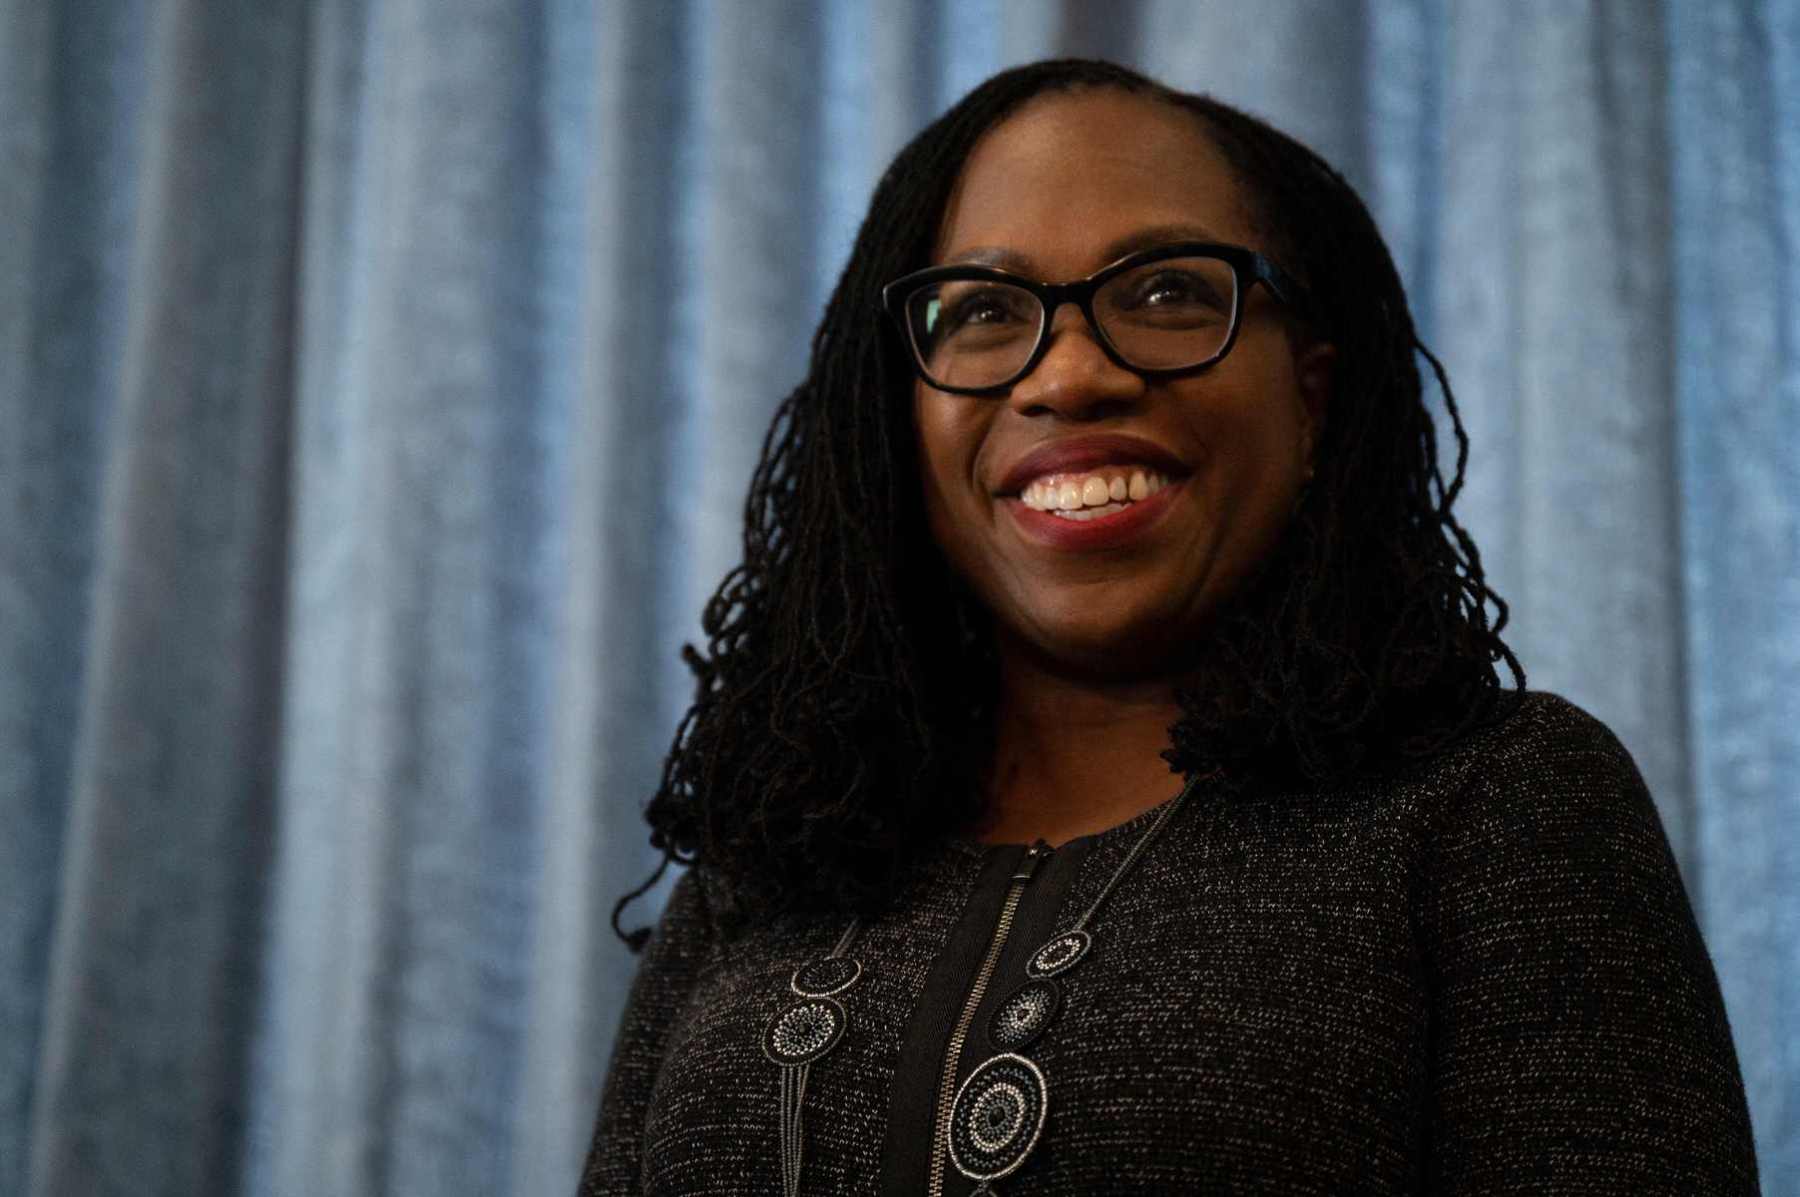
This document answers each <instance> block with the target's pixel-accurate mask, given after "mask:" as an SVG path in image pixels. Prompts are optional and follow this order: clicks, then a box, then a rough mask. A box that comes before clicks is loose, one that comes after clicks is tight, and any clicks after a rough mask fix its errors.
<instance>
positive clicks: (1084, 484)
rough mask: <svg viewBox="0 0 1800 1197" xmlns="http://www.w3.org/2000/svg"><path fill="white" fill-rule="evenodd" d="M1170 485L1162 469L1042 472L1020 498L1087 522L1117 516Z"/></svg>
mask: <svg viewBox="0 0 1800 1197" xmlns="http://www.w3.org/2000/svg"><path fill="white" fill-rule="evenodd" d="M1168 486H1169V478H1168V477H1167V476H1166V475H1165V474H1163V473H1162V472H1161V471H1160V470H1156V469H1152V468H1149V467H1146V466H1112V467H1103V468H1100V469H1095V470H1085V471H1080V472H1064V473H1049V474H1044V475H1041V476H1039V477H1037V478H1035V479H1033V480H1032V481H1030V482H1028V483H1026V484H1025V486H1023V487H1022V488H1021V489H1020V491H1019V494H1018V499H1019V502H1021V503H1023V504H1024V505H1025V506H1026V507H1029V508H1030V509H1031V510H1033V511H1042V512H1045V513H1047V514H1049V515H1052V516H1055V517H1056V518H1058V519H1064V520H1073V521H1075V522H1084V521H1087V520H1094V519H1104V518H1106V517H1107V516H1111V515H1117V514H1118V513H1120V512H1122V511H1125V510H1127V509H1128V508H1130V507H1132V506H1133V505H1134V504H1137V503H1141V502H1143V501H1144V500H1146V499H1148V498H1150V497H1151V496H1152V495H1155V494H1157V493H1159V492H1161V491H1162V490H1164V489H1166V488H1167V487H1168Z"/></svg>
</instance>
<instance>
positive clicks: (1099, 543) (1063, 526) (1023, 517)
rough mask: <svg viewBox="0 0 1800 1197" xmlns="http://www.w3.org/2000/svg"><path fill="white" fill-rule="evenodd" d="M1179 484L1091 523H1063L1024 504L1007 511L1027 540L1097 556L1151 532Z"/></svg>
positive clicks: (1014, 503)
mask: <svg viewBox="0 0 1800 1197" xmlns="http://www.w3.org/2000/svg"><path fill="white" fill-rule="evenodd" d="M1181 485H1182V484H1181V483H1180V482H1171V483H1169V484H1168V485H1167V486H1165V487H1163V488H1162V489H1161V490H1159V491H1157V492H1156V493H1155V494H1153V495H1150V496H1148V497H1146V498H1142V499H1139V500H1137V501H1136V502H1134V503H1132V504H1131V505H1130V506H1129V507H1127V508H1125V510H1123V511H1115V512H1114V513H1113V514H1111V515H1101V516H1095V517H1094V518H1093V519H1090V520H1071V519H1064V518H1063V517H1062V516H1060V515H1051V514H1050V513H1049V512H1048V511H1039V510H1037V509H1036V508H1034V507H1027V506H1026V505H1025V503H1024V501H1023V500H1021V499H1018V498H1016V497H1015V498H1008V499H1006V500H1005V503H1006V508H1007V510H1008V511H1011V512H1012V516H1013V519H1015V520H1017V521H1018V523H1019V527H1020V528H1021V529H1022V530H1023V531H1024V533H1025V535H1026V537H1027V538H1028V539H1031V540H1035V541H1037V542H1038V543H1040V544H1045V545H1048V546H1049V547H1051V548H1053V549H1062V550H1064V551H1065V552H1071V553H1087V552H1097V551H1099V550H1102V549H1116V548H1120V547H1122V546H1124V545H1128V544H1130V543H1131V542H1132V541H1134V540H1137V539H1138V538H1139V537H1141V536H1143V535H1144V534H1145V533H1147V532H1148V531H1149V530H1150V527H1151V525H1152V524H1154V523H1155V522H1156V521H1157V519H1158V518H1159V517H1161V515H1162V514H1163V512H1165V511H1167V510H1168V509H1169V505H1170V504H1171V503H1173V502H1174V501H1175V492H1176V491H1177V490H1179V489H1180V488H1181Z"/></svg>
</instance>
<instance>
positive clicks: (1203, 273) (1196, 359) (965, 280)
mask: <svg viewBox="0 0 1800 1197" xmlns="http://www.w3.org/2000/svg"><path fill="white" fill-rule="evenodd" d="M1259 282H1260V283H1262V284H1263V285H1264V286H1266V287H1268V289H1269V291H1270V292H1271V293H1272V294H1273V295H1274V296H1275V297H1276V298H1277V299H1280V300H1281V301H1282V302H1283V303H1286V304H1287V305H1288V306H1290V307H1294V308H1297V309H1301V310H1304V306H1305V302H1306V301H1305V293H1304V292H1303V291H1302V290H1301V288H1300V285H1299V284H1298V283H1296V282H1295V281H1294V279H1293V278H1292V277H1291V276H1290V275H1289V274H1288V273H1287V272H1286V271H1284V270H1282V269H1281V267H1279V266H1277V265H1275V263H1273V262H1271V261H1270V260H1269V259H1268V258H1266V257H1264V256H1263V255H1262V254H1259V253H1257V252H1256V251H1255V250H1251V249H1245V248H1244V247H1243V246H1240V245H1220V244H1216V243H1214V242H1210V241H1185V242H1181V243H1179V244H1174V245H1160V246H1157V247H1156V248H1154V249H1147V250H1144V251H1142V252H1141V253H1135V254H1131V255H1130V256H1128V257H1124V258H1120V259H1119V260H1118V261H1117V262H1114V263H1113V264H1112V265H1110V266H1107V267H1105V268H1104V269H1102V270H1100V271H1099V272H1097V273H1095V274H1091V275H1089V276H1088V277H1087V278H1084V279H1081V280H1079V281H1078V282H1072V283H1040V282H1038V281H1037V280H1035V279H1029V278H1025V277H1023V276H1022V275H1017V274H1013V273H1012V272H1010V271H1006V270H1001V269H998V268H996V267H992V266H975V265H952V266H933V267H931V268H929V269H926V270H919V271H915V272H914V273H912V274H909V275H906V276H905V277H904V278H899V279H895V280H894V281H893V282H891V283H889V284H888V285H887V286H885V287H883V288H882V289H881V306H882V307H883V309H884V310H886V312H887V313H888V315H889V316H891V317H893V319H894V320H895V322H896V323H898V324H899V326H900V330H901V334H902V335H903V336H904V337H905V339H906V343H907V345H908V347H909V348H911V350H912V356H913V364H914V366H915V367H916V368H917V369H918V371H919V374H920V376H921V377H923V378H924V379H925V381H926V382H928V383H930V384H931V385H932V386H934V387H936V388H937V389H938V390H940V391H950V392H952V393H954V394H958V395H997V394H1003V393H1005V392H1006V391H1007V390H1008V389H1009V388H1010V387H1012V385H1013V384H1014V383H1016V382H1018V381H1019V380H1020V379H1021V378H1024V377H1025V376H1026V375H1027V374H1029V373H1031V371H1032V370H1033V369H1034V368H1035V367H1036V366H1037V364H1038V362H1039V361H1040V360H1042V358H1043V356H1044V354H1045V353H1046V352H1047V351H1048V349H1049V346H1050V323H1051V318H1052V317H1053V316H1054V315H1055V314H1056V310H1057V309H1058V308H1060V307H1061V306H1062V305H1063V304H1065V303H1072V304H1075V305H1076V306H1077V307H1079V308H1080V309H1081V314H1082V315H1083V316H1085V317H1087V322H1088V327H1089V328H1091V329H1093V330H1094V339H1095V340H1096V341H1097V342H1098V343H1099V345H1100V348H1101V349H1102V350H1103V351H1104V352H1105V353H1106V356H1107V357H1109V358H1111V359H1112V360H1113V361H1114V362H1116V363H1117V364H1118V365H1120V366H1123V367H1124V368H1125V369H1127V370H1131V371H1133V372H1135V373H1137V374H1140V375H1144V376H1145V377H1149V378H1170V377H1175V376H1178V375H1182V374H1188V373H1192V372H1194V371H1197V370H1202V369H1204V368H1206V367H1207V366H1210V365H1213V364H1214V363H1216V362H1217V361H1219V360H1220V359H1221V358H1223V357H1224V356H1225V355H1226V354H1227V353H1230V352H1231V346H1232V345H1233V343H1235V342H1236V340H1237V334H1238V325H1239V323H1240V322H1241V320H1242V318H1243V313H1244V296H1245V295H1246V294H1247V293H1248V292H1249V290H1250V288H1251V287H1253V286H1255V285H1256V284H1257V283H1259Z"/></svg>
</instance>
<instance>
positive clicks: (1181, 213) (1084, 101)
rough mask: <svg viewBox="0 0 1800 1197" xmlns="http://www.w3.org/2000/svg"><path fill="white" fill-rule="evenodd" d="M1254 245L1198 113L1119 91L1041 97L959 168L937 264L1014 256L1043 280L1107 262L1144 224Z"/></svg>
mask: <svg viewBox="0 0 1800 1197" xmlns="http://www.w3.org/2000/svg"><path fill="white" fill-rule="evenodd" d="M1162 228H1170V229H1173V228H1181V229H1185V230H1192V231H1193V232H1195V233H1197V234H1200V235H1201V236H1202V237H1203V238H1204V239H1211V240H1218V241H1228V242H1233V243H1235V244H1238V245H1248V246H1251V247H1252V248H1260V246H1258V244H1257V239H1256V237H1255V235H1254V233H1253V231H1252V221H1251V219H1250V214H1249V211H1248V208H1247V206H1246V204H1245V202H1244V198H1243V196H1242V194H1241V193H1240V189H1239V186H1238V183H1237V180H1236V178H1235V176H1234V175H1233V173H1232V171H1231V168H1230V166H1229V164H1227V162H1226V161H1225V159H1224V157H1223V155H1221V154H1220V153H1219V151H1218V149H1217V147H1216V146H1214V144H1213V142H1212V139H1211V138H1210V137H1208V136H1207V134H1206V131H1205V127H1204V125H1203V124H1202V123H1201V120H1200V118H1199V117H1198V116H1196V115H1195V114H1193V113H1190V112H1185V111H1182V110H1181V109H1178V108H1175V107H1174V106H1173V105H1170V104H1168V103H1166V102H1163V101H1160V100H1156V99H1152V98H1150V97H1147V96H1138V95H1132V94H1130V93H1128V92H1122V91H1117V90H1111V89H1106V90H1100V89H1096V90H1087V91H1078V92H1070V93H1051V94H1048V95H1044V96H1039V97H1037V98H1035V99H1033V100H1031V101H1030V102H1029V103H1027V104H1026V105H1025V106H1024V107H1023V108H1021V109H1020V110H1019V111H1018V112H1016V113H1014V114H1013V115H1012V116H1010V117H1008V118H1007V119H1006V120H1004V121H1002V122H1001V123H1000V124H998V125H996V126H994V127H993V128H992V129H990V130H988V132H987V133H986V134H984V135H983V136H982V137H981V139H980V140H979V141H977V142H976V144H975V147H974V149H973V150H972V151H971V152H970V154H969V157H968V160H967V161H966V162H965V163H964V165H963V170H962V173H961V174H960V175H959V176H958V178H957V182H956V185H955V187H954V188H953V189H952V191H951V194H950V199H949V201H948V203H947V204H946V205H945V208H944V217H943V222H942V224H941V225H940V227H939V232H938V240H937V245H936V249H935V253H934V260H935V261H939V262H944V261H957V260H964V259H969V258H980V259H984V260H989V261H993V260H997V259H1000V258H1002V257H1004V258H1006V259H1010V260H1009V261H1008V263H1007V264H1009V265H1012V266H1014V267H1016V268H1019V269H1024V270H1027V271H1028V272H1029V273H1032V274H1035V275H1038V276H1040V277H1058V278H1069V277H1075V276H1076V275H1078V274H1085V273H1087V272H1089V271H1092V270H1095V269H1097V268H1099V267H1100V266H1103V265H1105V264H1106V261H1109V260H1110V259H1105V260H1101V259H1103V258H1104V255H1105V251H1106V249H1107V247H1110V246H1113V245H1116V244H1118V243H1120V242H1123V241H1127V240H1129V239H1131V238H1132V237H1134V236H1137V235H1139V234H1141V233H1142V232H1143V231H1144V230H1146V229H1162Z"/></svg>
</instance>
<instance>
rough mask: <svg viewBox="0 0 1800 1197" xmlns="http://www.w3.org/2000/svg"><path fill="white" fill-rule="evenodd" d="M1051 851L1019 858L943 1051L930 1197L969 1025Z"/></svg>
mask: <svg viewBox="0 0 1800 1197" xmlns="http://www.w3.org/2000/svg"><path fill="white" fill-rule="evenodd" d="M1054 851H1055V849H1054V848H1052V847H1051V846H1050V845H1049V844H1048V843H1046V842H1045V841H1044V840H1043V839H1039V840H1037V841H1036V842H1034V843H1033V844H1032V845H1031V847H1029V848H1027V849H1026V850H1025V855H1024V856H1022V857H1020V858H1019V867H1018V868H1017V869H1015V870H1013V875H1012V884H1011V886H1010V887H1009V888H1008V889H1007V891H1006V902H1005V904H1004V905H1002V906H1001V907H1000V920H999V921H998V922H997V923H995V924H994V935H993V938H992V939H990V940H989V941H988V949H987V955H986V956H984V957H982V960H981V968H980V969H978V970H977V971H976V973H975V983H974V985H972V986H970V988H969V996H968V997H967V998H966V999H965V1000H964V1002H963V1008H962V1015H961V1016H960V1017H959V1018H957V1020H956V1029H955V1030H953V1031H951V1032H950V1045H949V1047H947V1048H946V1049H945V1050H944V1072H943V1076H942V1077H941V1078H940V1079H939V1081H938V1102H937V1122H936V1124H935V1129H934V1130H933V1132H932V1136H931V1174H930V1177H929V1182H928V1184H927V1185H926V1193H927V1194H928V1195H929V1197H944V1169H945V1167H946V1166H947V1165H948V1164H949V1162H950V1107H951V1106H952V1105H954V1104H955V1102H956V1073H957V1069H958V1068H959V1067H960V1066H961V1064H962V1049H963V1042H964V1041H965V1040H966V1039H967V1038H968V1036H969V1024H970V1023H972V1022H974V1021H975V1011H976V1010H977V1009H978V1008H980V1006H981V999H982V997H983V996H984V995H985V994H986V993H987V987H988V982H989V981H991V980H992V979H993V976H994V965H995V964H996V963H997V962H998V961H999V959H1000V949H1002V948H1004V947H1005V946H1006V937H1007V934H1008V933H1009V932H1011V930H1012V923H1013V916H1014V915H1016V914H1017V913H1018V911H1019V900H1020V899H1021V898H1023V897H1024V896H1025V887H1026V886H1027V885H1028V884H1030V882H1031V878H1032V875H1033V874H1034V873H1036V872H1037V870H1038V866H1039V865H1040V864H1042V863H1043V862H1044V861H1045V860H1046V859H1048V858H1049V856H1050V854H1051V853H1052V852H1054Z"/></svg>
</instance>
